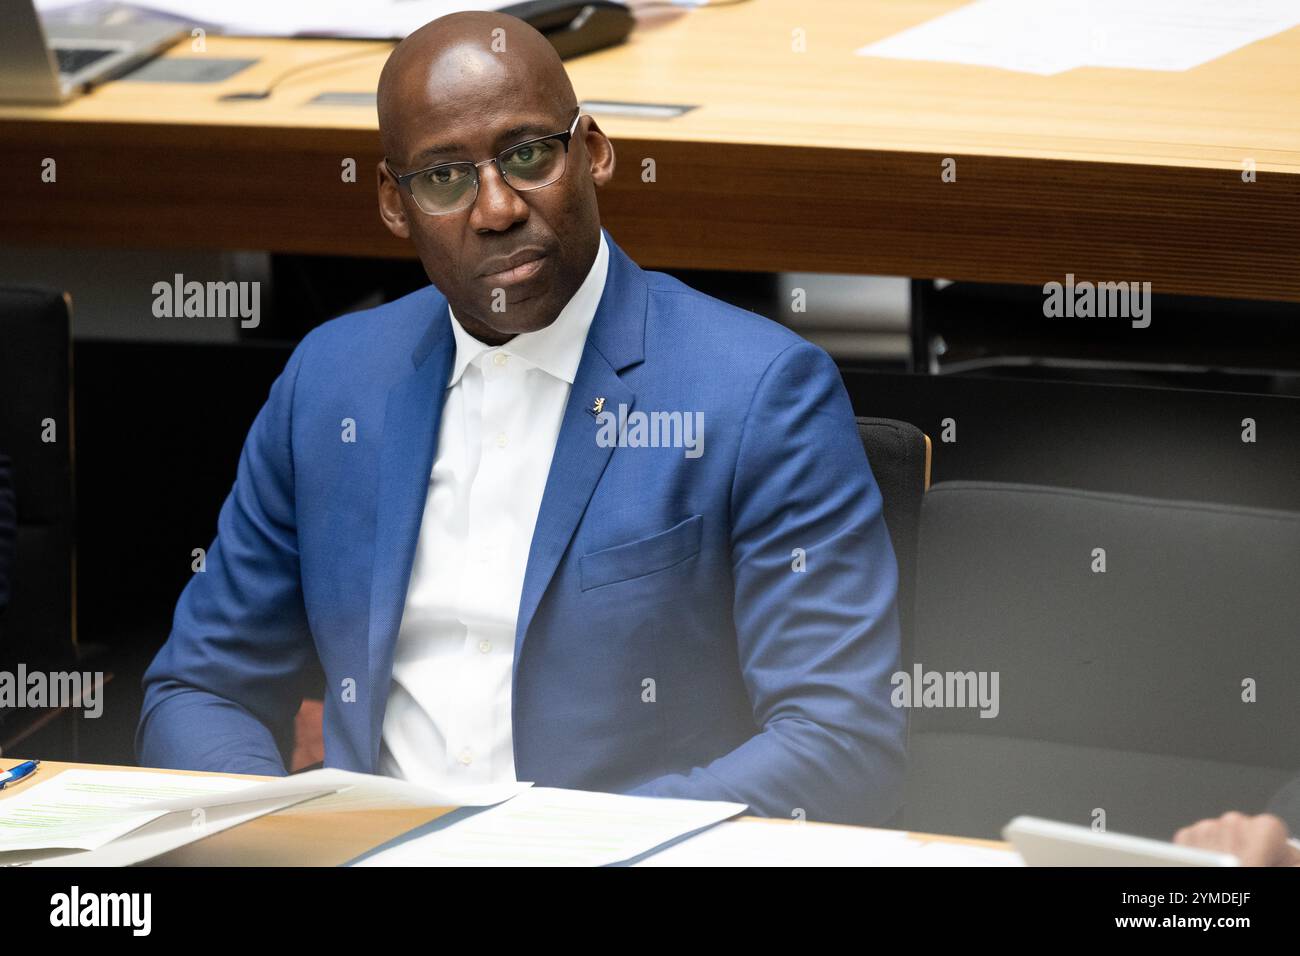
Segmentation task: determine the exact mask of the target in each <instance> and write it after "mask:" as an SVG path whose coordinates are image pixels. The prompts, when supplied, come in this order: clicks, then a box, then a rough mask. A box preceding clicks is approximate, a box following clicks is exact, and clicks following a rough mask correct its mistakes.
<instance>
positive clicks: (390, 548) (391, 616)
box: [368, 233, 648, 770]
mask: <svg viewBox="0 0 1300 956" xmlns="http://www.w3.org/2000/svg"><path fill="white" fill-rule="evenodd" d="M605 240H606V242H607V243H608V244H609V268H608V272H607V274H606V278H605V288H604V291H603V292H602V294H601V299H600V305H599V306H598V307H597V308H596V315H595V317H594V318H593V319H592V323H591V328H590V330H589V331H588V333H587V342H586V345H585V346H584V348H583V353H582V360H581V362H580V363H579V365H578V371H577V373H576V374H575V376H574V383H573V388H572V389H571V390H570V393H569V402H568V405H567V406H566V408H565V412H564V420H563V422H562V424H561V426H560V434H559V438H558V439H557V441H556V446H555V454H554V456H553V457H552V460H551V471H550V474H549V475H548V476H547V480H546V488H545V490H544V491H543V493H542V504H541V508H540V509H539V511H538V514H537V524H536V526H535V529H534V531H533V540H532V545H531V548H530V550H529V553H528V566H527V569H526V571H525V573H524V586H523V593H522V595H521V597H520V603H519V616H518V624H517V626H516V631H515V665H514V666H515V669H516V672H517V670H518V666H519V658H520V652H521V650H522V649H523V644H524V637H525V635H526V634H527V633H528V628H529V625H530V624H531V623H532V618H533V615H534V613H536V611H537V607H538V604H539V603H540V602H541V599H542V595H543V594H545V592H546V589H547V587H548V586H549V585H550V582H551V578H552V577H553V576H554V574H555V569H556V568H557V567H558V566H559V563H560V560H561V558H562V557H563V556H564V552H565V550H566V549H567V548H568V546H569V542H570V540H571V539H572V538H573V533H574V531H575V530H576V529H577V527H578V522H579V521H580V520H581V518H582V514H583V512H584V511H585V510H586V507H587V502H588V501H590V500H591V496H592V493H593V492H594V491H595V490H596V485H597V483H598V482H599V481H600V476H601V474H602V473H603V472H604V470H605V465H606V464H607V463H608V462H609V457H610V455H611V454H613V449H612V448H602V447H601V446H600V445H598V444H597V443H596V428H597V423H596V418H595V414H594V412H593V411H592V406H593V403H594V401H595V399H597V398H600V397H603V398H604V399H605V408H607V409H609V410H610V411H612V412H614V413H615V414H617V413H618V406H619V405H620V404H623V405H626V406H627V407H628V409H629V410H630V409H631V408H632V406H633V404H634V403H635V400H636V396H635V395H634V394H633V392H632V390H631V389H630V388H628V386H627V385H626V384H624V383H623V381H622V380H621V379H620V378H619V375H618V373H619V372H621V371H623V370H624V369H626V368H628V367H630V366H632V365H635V364H637V363H638V362H640V361H642V360H643V358H644V350H645V316H646V303H647V301H648V289H647V286H646V280H645V275H644V273H642V271H641V270H640V269H639V268H638V267H637V265H636V264H635V263H633V262H632V261H631V260H630V259H628V257H627V256H626V255H625V254H624V252H623V250H621V249H620V248H619V247H618V246H617V245H615V244H614V240H613V239H612V238H610V236H609V233H605ZM450 323H451V317H450V315H449V313H448V310H447V303H446V301H445V300H443V301H441V303H440V305H439V306H438V308H437V309H436V310H435V314H434V317H433V320H432V321H431V323H430V327H429V330H428V332H426V333H425V335H424V338H423V339H422V340H421V342H420V344H419V346H417V347H416V349H415V351H414V352H413V353H412V356H411V361H412V364H413V365H414V370H413V371H412V372H411V374H409V375H408V376H406V377H405V378H403V379H402V380H401V381H399V382H397V383H396V384H395V385H394V386H393V387H392V388H391V389H390V390H389V393H388V401H387V406H386V410H385V414H384V434H383V443H382V446H381V449H380V457H379V483H378V487H377V492H376V521H375V556H374V566H373V574H372V578H371V587H370V633H369V635H368V642H369V669H370V674H369V678H370V683H369V690H370V730H371V739H370V759H371V768H372V770H375V769H377V768H378V762H379V749H380V742H381V737H382V733H383V720H384V710H385V708H386V706H387V703H388V688H389V685H390V684H391V682H392V674H393V654H394V652H395V650H396V646H397V635H398V631H399V629H400V627H401V623H402V612H403V610H404V609H405V606H406V591H407V587H408V586H409V584H410V579H411V567H412V565H413V563H414V561H415V548H416V543H417V541H418V540H419V535H420V522H421V518H422V516H423V514H424V503H425V499H426V497H427V495H428V490H429V476H430V474H431V473H432V471H433V461H434V456H435V454H436V453H437V448H438V433H439V430H440V427H441V423H442V409H443V403H444V400H445V398H446V387H447V379H448V377H449V376H450V375H451V368H452V361H453V359H454V358H455V351H456V344H455V339H454V337H453V335H452V332H451V324H450Z"/></svg>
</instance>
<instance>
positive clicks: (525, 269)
mask: <svg viewBox="0 0 1300 956" xmlns="http://www.w3.org/2000/svg"><path fill="white" fill-rule="evenodd" d="M546 260H547V256H546V254H545V253H541V252H529V253H521V254H519V255H518V256H514V257H512V261H511V262H510V264H509V265H507V266H505V267H504V268H502V269H500V270H499V271H496V272H485V273H483V275H482V279H483V281H484V282H486V283H488V284H489V285H492V286H507V285H518V284H519V283H521V282H527V281H528V280H529V279H532V278H534V277H536V276H537V275H538V274H539V273H540V272H541V271H542V269H544V268H545V267H546Z"/></svg>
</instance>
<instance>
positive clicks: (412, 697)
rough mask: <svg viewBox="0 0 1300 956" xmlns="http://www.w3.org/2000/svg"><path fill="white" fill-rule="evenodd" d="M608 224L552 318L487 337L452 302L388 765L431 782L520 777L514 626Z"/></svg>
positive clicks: (387, 742) (383, 768)
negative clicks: (452, 348)
mask: <svg viewBox="0 0 1300 956" xmlns="http://www.w3.org/2000/svg"><path fill="white" fill-rule="evenodd" d="M608 266H609V248H608V246H607V245H606V242H605V236H604V233H603V232H602V233H601V236H600V248H599V249H598V251H597V253H596V259H595V261H594V262H593V263H592V266H591V270H590V271H589V272H588V273H587V278H586V279H585V280H583V283H582V285H581V286H579V287H578V291H577V292H575V293H574V295H573V298H571V299H570V300H569V302H568V304H566V305H565V307H564V308H563V310H561V312H560V315H559V317H558V318H557V319H556V320H555V321H554V322H553V323H552V324H551V325H549V326H547V327H546V328H544V329H540V330H538V331H536V332H527V333H525V334H523V335H517V336H515V337H514V338H513V339H511V340H510V341H509V342H507V343H506V344H505V345H502V346H498V347H493V346H489V345H486V344H485V343H483V342H480V341H479V340H478V339H476V338H474V337H473V336H471V335H470V334H469V333H468V332H466V331H465V330H464V329H463V328H461V325H460V322H459V321H457V319H456V316H455V314H454V313H453V314H452V315H451V328H452V332H453V333H454V335H455V338H456V357H455V364H454V365H453V366H452V373H451V379H450V381H449V382H448V383H447V395H446V402H445V404H444V405H443V410H442V427H441V430H440V432H439V435H438V452H437V456H436V458H435V460H434V464H433V473H432V474H431V475H430V477H429V490H428V493H427V497H426V498H425V502H424V515H423V518H422V520H421V524H420V537H419V541H418V543H417V545H416V551H415V562H414V564H413V565H412V568H411V581H410V585H409V587H408V588H407V592H406V605H405V609H404V610H403V612H402V624H401V628H400V630H399V632H398V637H397V648H396V654H395V656H394V660H393V683H392V687H391V688H390V690H389V694H388V706H387V709H386V711H385V713H384V728H383V746H382V748H381V750H380V766H379V769H380V773H383V774H387V775H389V776H394V777H402V778H405V779H407V780H411V781H414V782H416V783H422V784H426V785H429V786H438V785H441V784H484V783H500V782H506V781H513V780H514V779H515V758H514V735H513V728H512V727H511V720H510V695H511V681H510V678H511V671H512V669H513V664H514V657H515V627H516V623H517V620H518V615H519V600H520V596H521V594H522V593H523V585H524V571H525V569H526V568H527V566H528V552H529V549H530V548H531V546H532V540H533V527H534V525H535V524H536V523H537V511H538V508H539V507H540V505H541V502H542V491H543V490H544V489H545V487H546V478H547V475H548V474H549V472H550V468H551V456H552V455H553V454H554V452H555V443H556V439H557V438H558V437H559V434H560V423H561V421H562V420H563V417H564V408H565V405H566V403H567V402H568V399H569V391H570V389H571V388H572V386H573V378H574V375H575V374H576V373H577V370H578V363H579V361H580V360H581V358H582V351H583V348H584V346H585V345H586V341H587V330H588V329H589V328H590V327H591V321H592V319H593V318H594V317H595V314H596V306H597V305H598V304H599V303H600V297H601V294H602V293H603V292H604V290H605V275H606V272H607V270H608Z"/></svg>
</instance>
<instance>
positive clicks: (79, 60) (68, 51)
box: [54, 47, 118, 76]
mask: <svg viewBox="0 0 1300 956" xmlns="http://www.w3.org/2000/svg"><path fill="white" fill-rule="evenodd" d="M116 52H118V51H117V50H104V49H90V48H81V47H71V48H69V47H55V48H54V55H55V56H56V57H57V58H58V61H59V72H60V73H62V74H64V75H65V76H71V75H72V74H74V73H79V72H81V71H82V70H84V69H85V68H86V67H88V66H90V64H92V63H95V62H96V61H98V60H102V59H103V58H104V57H106V56H108V55H110V54H112V53H116Z"/></svg>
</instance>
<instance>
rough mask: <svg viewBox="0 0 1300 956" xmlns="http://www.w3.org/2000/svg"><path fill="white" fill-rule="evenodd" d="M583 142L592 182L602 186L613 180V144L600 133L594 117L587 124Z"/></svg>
mask: <svg viewBox="0 0 1300 956" xmlns="http://www.w3.org/2000/svg"><path fill="white" fill-rule="evenodd" d="M583 142H584V143H586V144H587V158H588V159H589V160H590V161H591V179H592V182H594V183H595V184H596V185H597V186H603V185H605V184H606V183H607V182H609V181H610V180H611V179H613V178H614V144H613V143H611V142H610V141H609V137H608V136H606V135H605V134H604V133H603V132H601V129H600V127H599V126H597V125H596V120H595V118H594V117H593V118H591V119H589V120H588V122H587V132H586V134H585V135H584V136H583Z"/></svg>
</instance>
